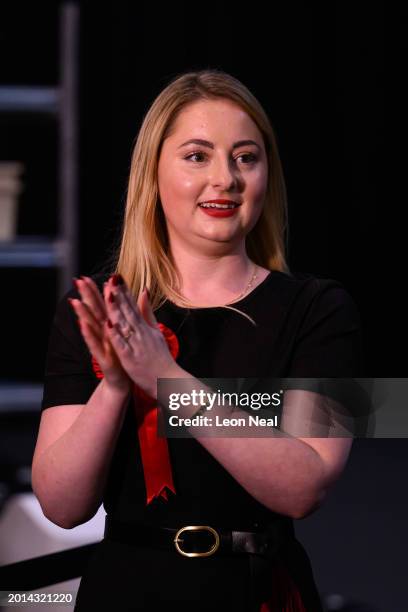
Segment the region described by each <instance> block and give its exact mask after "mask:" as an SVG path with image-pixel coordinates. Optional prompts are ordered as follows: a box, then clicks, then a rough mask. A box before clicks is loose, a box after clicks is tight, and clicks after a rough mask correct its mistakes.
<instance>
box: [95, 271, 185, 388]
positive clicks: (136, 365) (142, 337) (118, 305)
mask: <svg viewBox="0 0 408 612" xmlns="http://www.w3.org/2000/svg"><path fill="white" fill-rule="evenodd" d="M108 282H109V288H110V291H107V292H106V294H105V303H106V310H107V314H108V320H107V321H106V323H105V325H106V326H107V330H108V335H109V338H110V342H111V344H112V346H113V348H114V349H115V351H116V354H117V356H118V358H119V360H120V362H121V365H122V367H123V369H124V370H125V371H126V372H127V374H128V376H129V377H130V378H131V380H132V381H133V382H134V383H136V384H137V385H138V386H139V387H141V388H142V389H143V390H144V391H145V392H146V393H148V394H149V395H150V396H151V397H153V398H157V379H158V378H166V374H167V373H169V372H170V371H171V370H172V369H173V368H174V367H177V363H176V361H175V360H174V358H173V356H172V355H171V353H170V350H169V348H168V345H167V342H166V340H165V338H164V336H163V334H162V332H161V331H160V329H159V327H158V321H157V319H156V317H155V316H154V313H153V310H152V307H151V304H150V301H149V297H148V293H147V290H146V288H145V289H144V290H143V292H142V294H141V296H140V298H139V300H138V302H137V303H136V300H135V298H134V297H133V295H132V294H131V293H130V291H129V289H128V287H127V285H126V283H123V284H119V285H114V284H113V282H112V277H111V279H109V281H108ZM112 320H114V321H117V323H115V324H114V325H113V326H112V327H110V325H109V323H110V322H111V321H112ZM129 332H131V335H130V336H129V337H128V338H127V339H125V337H126V335H127V334H128V333H129Z"/></svg>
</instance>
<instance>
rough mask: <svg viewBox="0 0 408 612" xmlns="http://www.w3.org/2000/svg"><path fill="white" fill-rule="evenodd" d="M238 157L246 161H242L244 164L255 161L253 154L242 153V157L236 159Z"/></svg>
mask: <svg viewBox="0 0 408 612" xmlns="http://www.w3.org/2000/svg"><path fill="white" fill-rule="evenodd" d="M240 157H244V158H245V159H246V161H244V163H245V164H252V163H253V162H255V161H256V159H257V157H256V155H254V153H244V154H243V155H239V156H238V157H237V159H239V158H240Z"/></svg>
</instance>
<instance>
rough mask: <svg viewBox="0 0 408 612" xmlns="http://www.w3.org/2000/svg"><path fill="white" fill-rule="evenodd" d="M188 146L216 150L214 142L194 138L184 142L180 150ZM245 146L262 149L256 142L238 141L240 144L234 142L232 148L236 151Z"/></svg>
mask: <svg viewBox="0 0 408 612" xmlns="http://www.w3.org/2000/svg"><path fill="white" fill-rule="evenodd" d="M188 144H197V145H201V146H203V147H208V148H209V149H213V148H214V145H213V143H212V142H210V141H209V140H202V139H201V138H192V139H191V140H187V141H186V142H183V144H181V145H180V146H179V147H178V148H179V149H181V147H185V146H186V145H188ZM245 145H255V146H256V147H258V149H260V148H261V147H260V146H259V144H258V143H257V142H255V140H238V142H234V144H233V145H232V148H233V149H236V148H237V147H243V146H245Z"/></svg>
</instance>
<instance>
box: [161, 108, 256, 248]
mask: <svg viewBox="0 0 408 612" xmlns="http://www.w3.org/2000/svg"><path fill="white" fill-rule="evenodd" d="M267 180H268V162H267V158H266V153H265V148H264V144H263V138H262V135H261V133H260V131H259V130H258V128H257V126H256V124H255V123H254V122H253V120H252V119H251V118H250V117H249V115H247V113H246V112H245V111H244V110H243V109H242V108H241V107H240V106H238V105H237V104H235V103H234V102H232V101H230V100H228V99H225V98H220V99H216V100H200V101H198V102H194V103H192V104H190V105H189V106H187V107H185V108H184V109H183V110H182V111H181V113H180V114H179V116H178V117H177V119H176V122H175V124H174V126H173V130H172V131H171V135H170V136H169V137H168V138H166V139H165V140H164V142H163V146H162V150H161V154H160V158H159V165H158V187H159V194H160V200H161V203H162V206H163V211H164V215H165V217H166V222H167V229H168V233H169V238H170V245H171V246H172V247H174V246H175V243H176V242H177V244H184V245H185V246H190V247H193V248H197V247H198V248H200V249H204V250H208V248H209V249H211V248H213V247H214V245H215V243H218V245H219V246H221V244H220V243H224V244H225V246H226V247H227V248H228V249H230V248H231V246H236V245H237V244H239V243H241V242H242V241H244V240H245V236H246V235H247V234H248V232H249V231H250V230H251V229H252V228H253V227H254V225H255V224H256V222H257V220H258V218H259V215H260V213H261V210H262V207H263V204H264V199H265V193H266V188H267ZM215 199H222V200H228V201H230V202H235V203H237V204H239V206H238V207H237V208H234V209H233V210H232V211H231V210H229V211H228V212H226V211H225V210H223V212H218V209H217V212H215V213H214V209H210V210H211V211H212V214H210V213H208V212H205V210H206V209H204V208H202V207H200V206H199V204H200V203H205V202H208V201H209V200H215ZM207 210H208V208H207Z"/></svg>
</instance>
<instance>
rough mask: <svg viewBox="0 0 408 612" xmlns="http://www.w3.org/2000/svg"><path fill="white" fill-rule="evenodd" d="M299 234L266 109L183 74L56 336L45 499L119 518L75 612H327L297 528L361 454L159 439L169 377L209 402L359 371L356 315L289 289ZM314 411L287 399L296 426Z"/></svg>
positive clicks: (48, 393)
mask: <svg viewBox="0 0 408 612" xmlns="http://www.w3.org/2000/svg"><path fill="white" fill-rule="evenodd" d="M286 218H287V213H286V192H285V183H284V177H283V172H282V167H281V162H280V159H279V154H278V150H277V143H276V138H275V136H274V132H273V129H272V127H271V125H270V122H269V120H268V117H267V115H266V113H265V111H264V110H263V109H262V107H261V105H260V104H259V102H258V101H257V100H256V98H255V97H254V96H253V95H252V94H251V93H250V91H248V89H247V88H246V87H245V86H244V85H243V84H242V83H241V82H239V81H238V80H237V79H235V78H234V77H232V76H231V75H228V74H226V73H224V72H222V71H219V70H202V71H198V72H190V73H186V74H182V75H180V76H178V77H177V78H175V79H174V80H173V81H172V82H171V83H169V85H168V86H167V87H166V88H165V89H164V90H163V91H162V92H161V93H160V95H159V96H158V97H157V98H156V100H155V101H154V102H153V104H152V106H151V108H150V109H149V111H148V113H147V115H146V117H145V118H144V121H143V124H142V127H141V129H140V132H139V135H138V139H137V142H136V145H135V148H134V153H133V158H132V166H131V171H130V178H129V186H128V195H127V203H126V211H125V216H124V223H123V231H122V236H121V244H120V248H119V250H118V253H117V257H116V260H115V262H114V265H113V266H112V268H111V270H110V271H109V272H108V273H106V274H105V273H101V274H97V275H95V276H94V277H81V278H80V279H75V283H76V288H75V289H73V290H71V291H68V292H67V294H66V295H65V296H64V298H63V299H62V300H61V302H60V303H59V305H58V309H57V313H56V316H55V318H54V322H53V326H52V329H51V335H50V341H49V350H48V355H47V363H46V375H45V385H44V397H43V403H42V409H43V412H42V418H41V424H40V430H39V434H38V440H37V445H36V450H35V455H34V460H33V468H32V482H33V489H34V491H35V493H36V495H37V497H38V499H39V501H40V503H41V506H42V509H43V512H44V514H45V516H46V517H48V518H49V520H51V521H52V522H54V523H56V524H57V525H60V526H61V527H64V528H67V529H71V528H73V527H75V526H77V525H80V524H82V523H85V522H86V521H87V520H89V519H90V518H91V517H92V516H93V515H94V514H95V513H96V511H97V510H98V508H99V506H100V505H101V504H102V503H103V505H104V509H105V510H106V512H107V522H106V530H105V537H104V539H103V540H102V542H101V543H100V544H99V545H98V548H97V552H96V553H95V554H94V555H93V556H92V557H91V558H90V560H89V564H88V567H87V568H86V571H85V572H84V573H83V575H82V579H81V583H80V588H79V591H78V596H77V602H76V610H89V609H94V608H95V609H98V608H101V607H102V608H103V609H106V608H107V607H110V608H111V609H114V608H118V609H123V610H146V611H154V610H162V609H163V606H166V605H169V606H173V607H174V609H175V610H178V611H182V610H183V611H184V610H189V611H192V610H194V611H198V610H208V609H212V610H213V611H218V610H234V611H239V610H242V611H244V610H246V611H247V610H248V611H249V610H251V611H253V610H257V611H260V612H270V611H273V612H275V611H289V610H291V611H294V610H296V611H305V610H307V611H308V612H318V611H319V610H321V604H320V600H319V596H318V592H317V588H316V585H315V582H314V578H313V573H312V570H311V567H310V563H309V560H308V557H307V555H306V553H305V551H304V549H303V548H302V546H301V545H300V543H299V542H298V541H297V540H296V538H295V537H294V531H293V521H294V520H296V519H301V518H302V517H304V516H307V515H308V514H310V513H311V512H313V511H314V510H315V509H316V508H317V507H319V505H320V504H321V503H322V501H323V499H324V498H325V496H326V494H327V491H328V489H329V487H330V486H331V485H332V484H333V483H334V482H335V480H336V479H337V478H338V477H339V475H340V473H341V471H342V469H343V467H344V465H345V462H346V460H347V457H348V454H349V451H350V446H351V440H350V438H348V439H347V438H325V437H314V438H312V437H308V436H305V437H301V436H299V435H297V436H295V435H293V436H291V435H281V434H280V433H279V431H277V430H276V431H274V432H273V433H271V434H270V435H268V436H264V437H249V436H240V437H239V436H236V437H231V435H230V434H229V432H228V431H227V427H224V428H223V429H222V431H221V433H220V432H218V435H207V436H206V435H203V431H204V427H205V425H202V427H201V429H200V428H198V429H197V428H196V429H194V427H193V426H192V425H191V426H190V425H188V421H187V422H186V423H187V424H186V430H187V431H188V435H186V436H184V437H180V438H173V437H168V438H166V437H164V436H159V435H158V430H157V427H158V406H159V405H160V404H161V398H159V397H158V388H159V387H160V385H158V380H159V379H172V380H174V385H175V388H177V390H178V391H181V390H182V391H183V392H186V393H187V394H188V393H190V394H192V392H193V390H194V389H196V390H197V389H198V390H201V391H205V390H208V387H206V385H204V382H203V380H202V379H204V378H232V379H234V378H236V377H241V378H244V379H247V378H248V379H249V378H251V377H252V378H259V377H290V376H293V377H313V376H322V377H331V376H342V377H348V376H358V375H359V374H360V370H359V369H360V362H361V353H360V348H361V347H360V327H359V318H358V313H357V310H356V308H355V305H354V302H353V301H352V299H351V298H350V296H349V295H348V294H347V292H346V291H345V290H344V288H343V287H342V286H341V285H339V284H338V283H337V282H335V281H332V280H322V279H317V278H314V277H312V276H308V275H302V276H296V277H295V276H293V275H291V274H290V273H289V270H288V266H287V264H286V261H285V239H284V236H285V230H286ZM71 307H72V308H71ZM77 323H79V325H77ZM177 385H178V386H177ZM309 402H310V394H308V393H307V392H306V393H305V392H303V391H301V390H292V391H289V392H288V393H287V394H286V393H285V403H284V408H283V413H284V417H285V415H286V417H285V418H286V419H287V424H288V425H290V414H291V410H292V411H293V413H295V412H296V411H298V410H300V411H301V412H302V414H305V415H307V414H308V411H310V410H311V406H310V405H309ZM161 407H162V409H163V411H164V413H166V414H167V413H168V411H169V408H168V406H167V407H166V406H164V407H163V406H161ZM208 408H209V406H208V404H207V403H206V402H204V403H199V404H198V405H197V404H196V405H193V402H192V403H191V404H184V405H180V406H179V410H178V413H177V414H178V417H179V418H185V419H188V418H190V417H194V416H196V415H200V416H203V415H205V410H206V409H208ZM234 408H236V406H235V407H234V406H228V407H227V408H226V407H225V406H224V407H223V411H224V412H223V414H224V415H225V414H229V411H230V410H233V409H234ZM239 413H242V411H238V414H239ZM289 430H290V427H288V431H289ZM200 433H201V434H202V435H200ZM186 527H188V529H185V528H186ZM190 553H193V555H191V554H190ZM171 609H173V608H171Z"/></svg>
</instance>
